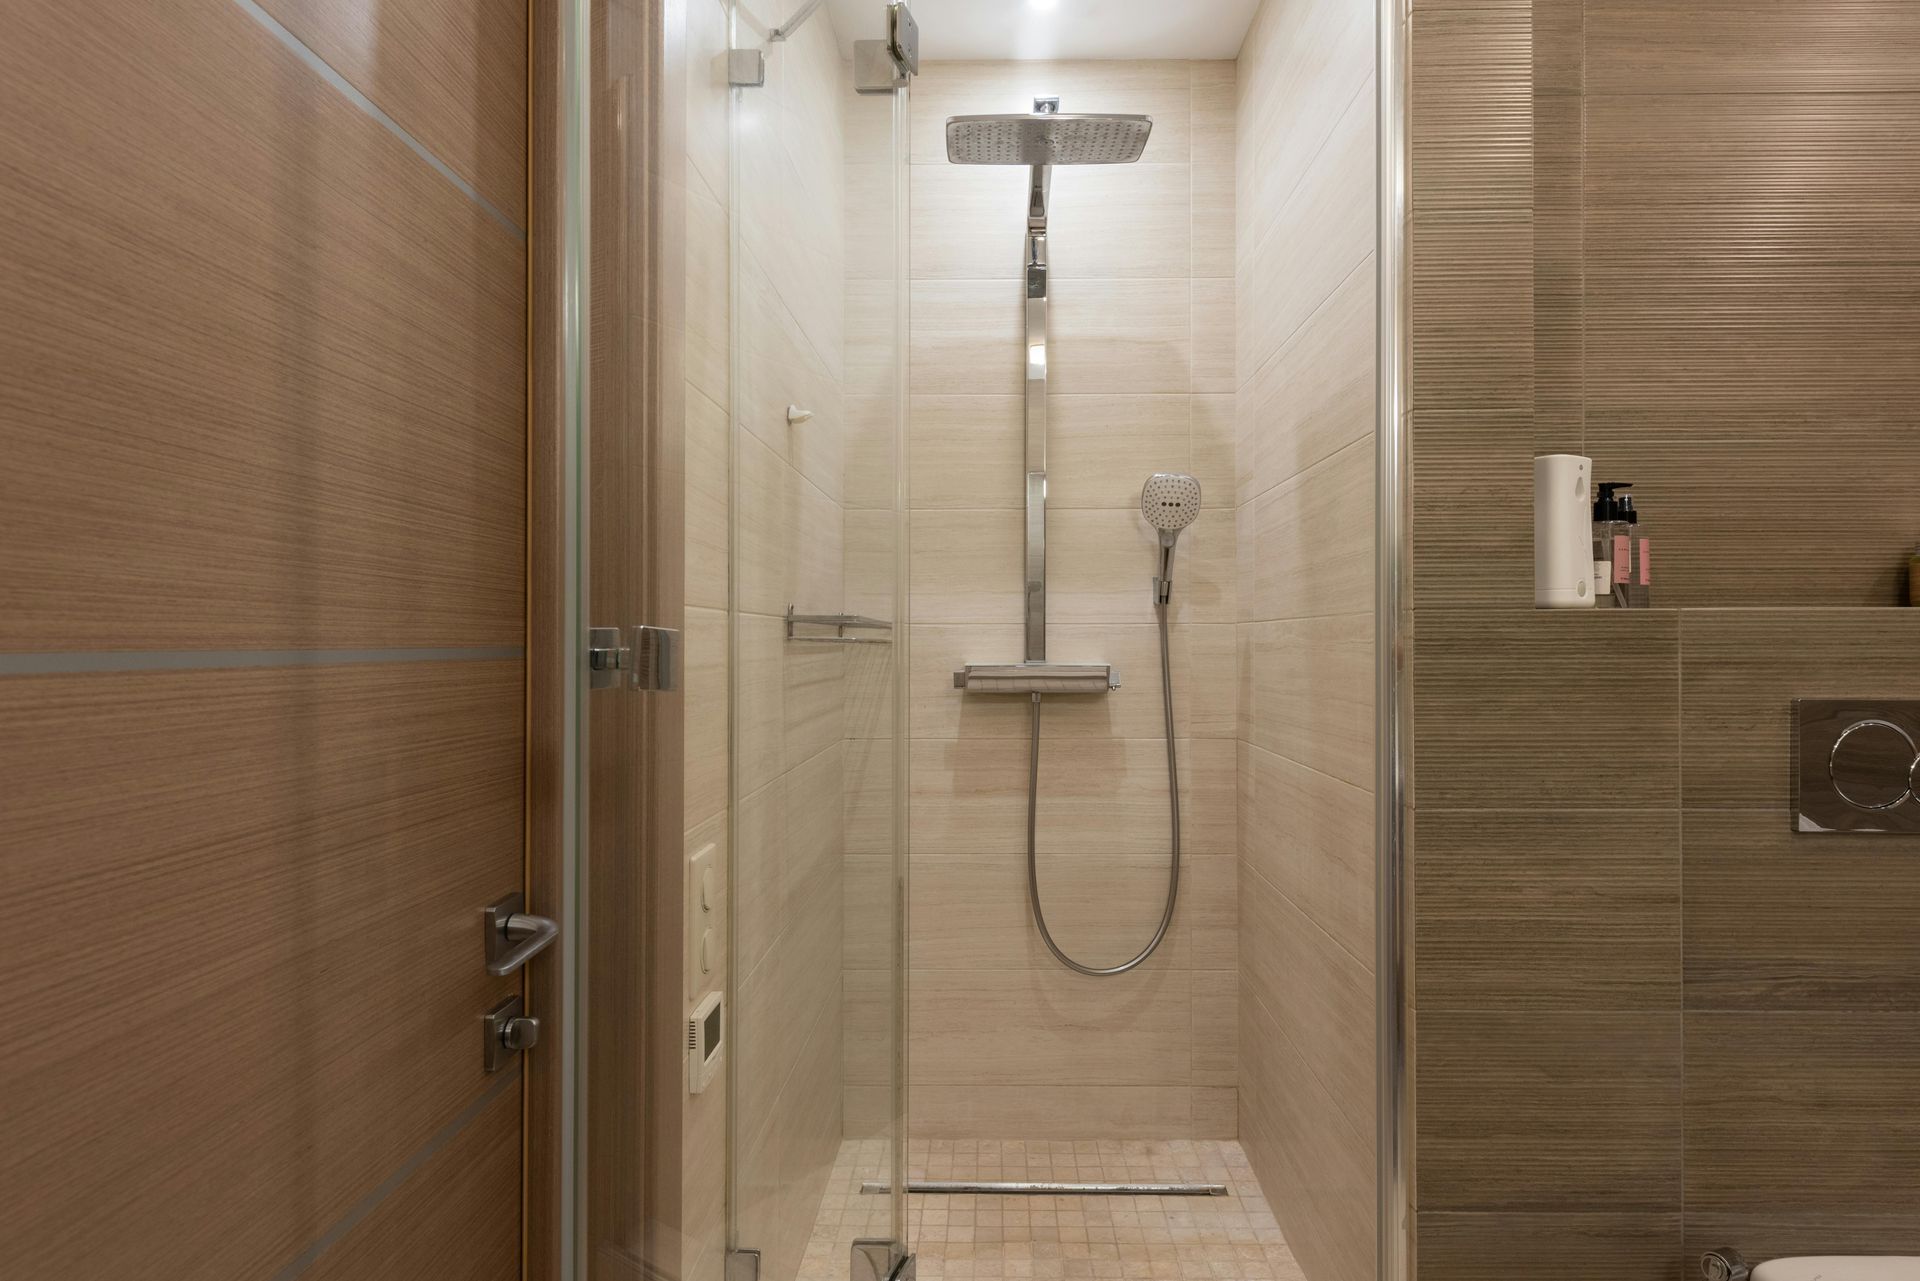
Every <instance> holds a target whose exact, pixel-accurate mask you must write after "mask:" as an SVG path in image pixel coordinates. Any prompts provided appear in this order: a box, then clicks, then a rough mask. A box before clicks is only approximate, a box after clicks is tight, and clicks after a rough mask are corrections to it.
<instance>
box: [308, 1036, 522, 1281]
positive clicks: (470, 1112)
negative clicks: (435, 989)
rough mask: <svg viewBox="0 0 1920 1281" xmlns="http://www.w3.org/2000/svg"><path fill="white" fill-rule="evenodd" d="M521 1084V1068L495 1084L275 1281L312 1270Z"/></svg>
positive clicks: (363, 1198) (320, 1237) (384, 1180)
mask: <svg viewBox="0 0 1920 1281" xmlns="http://www.w3.org/2000/svg"><path fill="white" fill-rule="evenodd" d="M518 1084H520V1068H519V1066H518V1065H517V1064H516V1065H515V1067H514V1069H513V1070H512V1071H511V1072H509V1073H507V1074H506V1075H505V1076H503V1077H501V1078H500V1079H499V1080H498V1081H496V1082H494V1083H493V1085H492V1086H491V1087H489V1088H488V1089H487V1090H486V1091H485V1092H484V1093H483V1094H481V1096H480V1097H479V1098H477V1099H475V1100H474V1101H473V1102H472V1103H469V1104H468V1105H467V1107H466V1109H465V1110H464V1111H462V1112H461V1113H460V1115H459V1116H456V1117H454V1118H453V1120H451V1121H449V1122H447V1123H446V1124H445V1125H444V1126H442V1127H440V1132H439V1133H438V1134H436V1135H434V1136H433V1137H432V1138H430V1139H428V1140H427V1141H426V1142H425V1143H423V1144H421V1145H420V1148H419V1150H418V1151H416V1152H415V1153H414V1154H413V1155H412V1156H410V1157H408V1158H407V1159H406V1160H404V1161H402V1162H401V1163H400V1166H399V1168H398V1169H396V1170H395V1171H394V1172H393V1173H392V1174H389V1175H388V1176H387V1177H386V1178H385V1179H383V1180H381V1182H380V1186H379V1187H377V1188H375V1189H374V1190H373V1191H371V1192H369V1193H367V1195H365V1196H364V1197H361V1198H360V1200H359V1201H358V1202H357V1203H356V1204H355V1205H354V1207H353V1208H352V1209H350V1210H348V1211H347V1212H346V1213H345V1214H343V1215H341V1216H340V1218H339V1219H338V1220H336V1221H335V1222H334V1224H333V1226H332V1227H330V1228H328V1229H327V1230H326V1231H325V1232H322V1233H321V1234H320V1235H319V1236H317V1237H315V1238H314V1239H313V1242H312V1244H310V1245H308V1246H307V1248H306V1249H304V1250H302V1251H301V1252H300V1253H299V1254H297V1255H295V1256H294V1258H293V1261H292V1262H291V1263H289V1264H287V1266H286V1267H284V1268H281V1269H280V1270H279V1271H278V1272H276V1273H274V1274H273V1281H293V1278H295V1277H297V1276H299V1275H300V1274H301V1273H303V1272H305V1271H306V1270H307V1269H308V1268H311V1267H312V1266H313V1265H314V1264H315V1263H316V1262H318V1261H319V1259H320V1256H321V1255H323V1254H325V1253H326V1252H327V1251H328V1250H331V1249H332V1248H333V1247H334V1246H336V1245H338V1244H339V1243H340V1239H341V1238H342V1237H344V1236H346V1235H347V1233H349V1232H351V1231H353V1230H354V1229H355V1228H357V1227H359V1226H360V1224H361V1223H362V1222H363V1221H364V1220H365V1219H366V1217H367V1216H368V1215H370V1214H372V1213H373V1212H374V1211H375V1210H377V1209H379V1208H380V1203H381V1202H382V1201H385V1200H386V1199H387V1198H388V1197H390V1196H392V1195H393V1194H394V1193H395V1192H397V1191H399V1190H400V1187H401V1185H402V1184H404V1183H406V1181H407V1180H408V1179H410V1178H412V1177H413V1175H414V1174H415V1172H416V1171H418V1170H419V1169H420V1167H421V1166H423V1165H425V1164H426V1163H427V1162H428V1161H430V1160H432V1159H433V1156H434V1154H435V1153H437V1152H439V1151H440V1149H442V1148H444V1147H446V1146H447V1144H449V1143H451V1142H453V1140H454V1139H455V1137H457V1136H458V1135H459V1133H460V1131H462V1130H464V1129H466V1128H467V1126H469V1125H471V1124H472V1123H473V1120H474V1118H475V1117H477V1116H479V1115H480V1114H481V1113H482V1112H484V1111H486V1110H487V1105H488V1104H490V1103H492V1102H493V1101H494V1100H495V1099H497V1098H499V1097H500V1096H501V1095H502V1094H503V1093H505V1092H506V1090H507V1089H508V1087H510V1086H515V1085H518Z"/></svg>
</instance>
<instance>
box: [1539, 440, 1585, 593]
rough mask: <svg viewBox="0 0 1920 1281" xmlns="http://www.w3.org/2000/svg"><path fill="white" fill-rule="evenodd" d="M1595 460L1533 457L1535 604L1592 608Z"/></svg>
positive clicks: (1572, 457)
mask: <svg viewBox="0 0 1920 1281" xmlns="http://www.w3.org/2000/svg"><path fill="white" fill-rule="evenodd" d="M1592 488H1593V460H1592V459H1591V458H1586V457H1583V456H1582V455H1580V454H1542V455H1540V456H1539V457H1537V458H1535V459H1534V460H1533V603H1534V604H1535V605H1536V606H1538V607H1539V608H1541V609H1591V608H1593V510H1592V507H1593V494H1592Z"/></svg>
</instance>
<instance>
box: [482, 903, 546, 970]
mask: <svg viewBox="0 0 1920 1281" xmlns="http://www.w3.org/2000/svg"><path fill="white" fill-rule="evenodd" d="M526 905H527V900H526V897H525V896H524V895H520V894H509V895H507V896H506V897H505V898H503V899H501V900H500V901H499V902H498V903H495V904H494V905H493V906H492V907H489V908H488V909H487V910H486V911H485V912H484V913H482V914H481V915H482V922H481V923H482V925H483V926H484V927H485V930H486V942H487V973H489V974H491V975H494V976H495V977H496V978H497V977H499V976H501V975H503V974H511V973H513V972H514V971H515V970H517V969H519V968H520V967H521V966H523V965H525V964H526V963H527V962H528V961H530V960H532V959H533V958H534V957H536V956H538V955H539V954H540V953H542V952H544V951H546V950H547V948H548V947H550V946H551V945H552V943H553V941H554V940H555V939H557V938H559V937H560V922H558V921H556V920H554V919H552V918H551V917H546V916H533V915H531V914H529V913H527V912H523V911H521V910H520V909H521V908H523V907H525V906H526Z"/></svg>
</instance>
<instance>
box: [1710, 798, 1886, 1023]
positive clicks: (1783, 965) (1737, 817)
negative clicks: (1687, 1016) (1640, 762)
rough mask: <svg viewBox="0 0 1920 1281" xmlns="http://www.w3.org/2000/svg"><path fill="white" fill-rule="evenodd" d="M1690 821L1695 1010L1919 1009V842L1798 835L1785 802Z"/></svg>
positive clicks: (1717, 811)
mask: <svg viewBox="0 0 1920 1281" xmlns="http://www.w3.org/2000/svg"><path fill="white" fill-rule="evenodd" d="M1685 826H1686V855H1687V857H1686V913H1685V920H1686V991H1687V1007H1688V1008H1689V1009H1703V1010H1756V1011H1758V1010H1789V1009H1791V1010H1810V1011H1811V1010H1858V1011H1867V1010H1920V930H1916V929H1915V928H1914V922H1913V904H1914V903H1915V902H1920V839H1916V838H1913V837H1904V836H1901V837H1888V836H1879V837H1873V838H1870V839H1866V840H1857V839H1848V838H1840V839H1838V840H1836V839H1835V838H1833V837H1823V836H1803V835H1800V834H1799V833H1797V832H1794V831H1792V830H1791V827H1792V816H1791V814H1790V812H1789V811H1788V810H1785V809H1767V810H1689V811H1687V813H1686V818H1685ZM1730 922H1737V923H1738V928H1737V929H1732V930H1730V929H1728V928H1727V926H1728V924H1729V923H1730Z"/></svg>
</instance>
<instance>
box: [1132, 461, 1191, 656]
mask: <svg viewBox="0 0 1920 1281" xmlns="http://www.w3.org/2000/svg"><path fill="white" fill-rule="evenodd" d="M1140 514H1141V515H1142V516H1145V517H1146V518H1147V524H1149V525H1151V526H1153V527H1154V528H1155V529H1157V530H1159V531H1160V574H1159V576H1158V577H1156V578H1155V579H1154V580H1153V603H1154V604H1156V605H1158V606H1160V607H1161V616H1162V620H1163V621H1164V619H1165V614H1166V609H1165V607H1166V606H1167V605H1168V604H1169V603H1170V602H1171V601H1172V600H1173V544H1174V540H1176V539H1178V538H1179V537H1180V531H1181V530H1183V529H1185V528H1186V527H1187V526H1189V525H1191V524H1193V522H1194V521H1196V520H1199V519H1200V482H1199V481H1197V480H1195V479H1194V478H1193V477H1191V476H1189V475H1187V473H1185V472H1183V471H1157V472H1155V473H1153V475H1151V476H1149V477H1147V483H1146V484H1145V485H1143V486H1141V489H1140Z"/></svg>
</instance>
